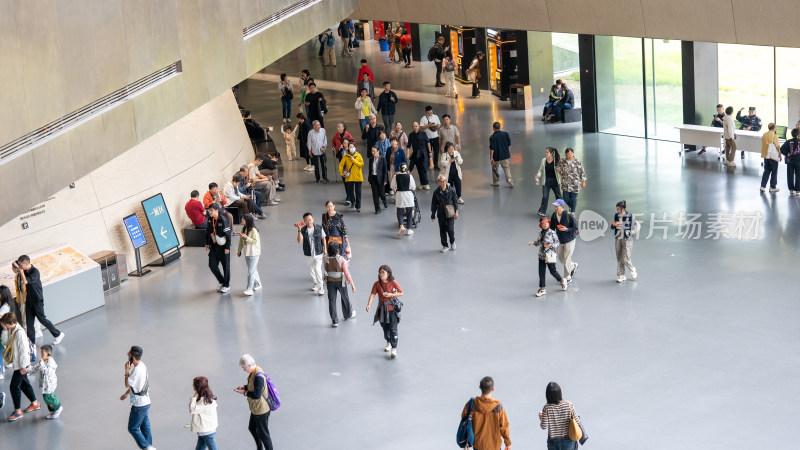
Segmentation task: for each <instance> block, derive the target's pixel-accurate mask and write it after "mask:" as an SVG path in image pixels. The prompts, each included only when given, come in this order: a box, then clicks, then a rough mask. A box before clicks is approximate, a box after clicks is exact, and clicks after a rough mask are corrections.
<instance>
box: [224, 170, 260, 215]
mask: <svg viewBox="0 0 800 450" xmlns="http://www.w3.org/2000/svg"><path fill="white" fill-rule="evenodd" d="M244 181H245V180H244V178H242V177H241V176H240V175H239V174H238V173H237V174H236V175H234V176H233V178H232V179H231V181H229V182H228V183H226V184H225V187H224V188H222V195H224V196H225V198H227V199H228V206H227V207H228V208H230V207H231V206H232V207H234V208H239V212H241V215H240V216H239V217H244V215H245V214H250V213H251V212H253V211H255V207H254V205H253V200H251V199H250V196H249V195H245V194H242V193H240V192H239V185H240V184H242V183H243V182H244Z"/></svg>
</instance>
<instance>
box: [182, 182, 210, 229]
mask: <svg viewBox="0 0 800 450" xmlns="http://www.w3.org/2000/svg"><path fill="white" fill-rule="evenodd" d="M191 196H192V198H190V199H189V201H188V202H186V206H184V207H183V208H184V209H185V210H186V215H187V216H189V219H190V220H191V221H192V224H194V227H195V228H202V229H205V228H206V208H205V207H204V206H203V203H202V202H201V201H200V200H198V198H200V192H198V191H197V190H194V191H192V194H191Z"/></svg>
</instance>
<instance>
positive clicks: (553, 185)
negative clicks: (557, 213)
mask: <svg viewBox="0 0 800 450" xmlns="http://www.w3.org/2000/svg"><path fill="white" fill-rule="evenodd" d="M560 161H561V156H560V155H559V154H558V150H556V149H555V148H553V147H547V148H545V149H544V158H542V162H541V164H539V171H538V172H537V173H536V185H537V186H538V185H539V183H541V184H542V204H541V206H539V217H546V216H547V204H548V203H549V202H550V190H551V189H552V190H553V193H554V194H555V195H556V199H560V198H561V187H560V186H561V172H560V171H559V170H558V167H559V166H560ZM542 178H544V182H542V180H541V179H542Z"/></svg>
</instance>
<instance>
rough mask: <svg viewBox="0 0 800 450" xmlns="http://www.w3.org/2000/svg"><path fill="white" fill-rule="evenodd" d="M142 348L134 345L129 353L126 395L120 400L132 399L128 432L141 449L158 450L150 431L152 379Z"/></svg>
mask: <svg viewBox="0 0 800 450" xmlns="http://www.w3.org/2000/svg"><path fill="white" fill-rule="evenodd" d="M142 353H143V351H142V348H141V347H139V346H138V345H134V346H133V347H131V349H130V350H129V351H128V361H127V362H125V393H124V394H122V396H121V397H120V398H119V399H120V400H123V401H124V400H125V399H126V398H128V396H130V398H131V412H130V415H129V416H128V432H129V433H130V434H131V436H133V440H135V441H136V445H138V446H139V448H141V449H146V450H156V448H155V447H153V434H152V433H151V431H150V417H149V415H148V414H149V412H150V395H149V392H150V379H149V378H148V376H147V366H145V365H144V363H143V362H142Z"/></svg>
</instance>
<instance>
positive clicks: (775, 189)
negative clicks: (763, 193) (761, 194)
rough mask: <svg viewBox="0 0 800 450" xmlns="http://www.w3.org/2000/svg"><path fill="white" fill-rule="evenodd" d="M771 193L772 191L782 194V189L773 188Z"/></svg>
mask: <svg viewBox="0 0 800 450" xmlns="http://www.w3.org/2000/svg"><path fill="white" fill-rule="evenodd" d="M769 191H770V192H780V191H781V189H780V188H772V189H770V190H769Z"/></svg>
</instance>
